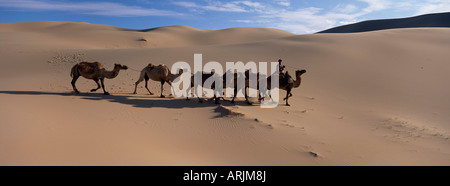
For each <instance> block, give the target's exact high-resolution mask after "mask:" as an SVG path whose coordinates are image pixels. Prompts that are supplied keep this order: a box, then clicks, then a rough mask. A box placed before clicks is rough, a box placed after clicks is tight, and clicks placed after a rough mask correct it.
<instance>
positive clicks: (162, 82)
mask: <svg viewBox="0 0 450 186" xmlns="http://www.w3.org/2000/svg"><path fill="white" fill-rule="evenodd" d="M164 83H166V81H161V96H160V97H161V98H165V97H166V96H164V95H163V92H164Z"/></svg>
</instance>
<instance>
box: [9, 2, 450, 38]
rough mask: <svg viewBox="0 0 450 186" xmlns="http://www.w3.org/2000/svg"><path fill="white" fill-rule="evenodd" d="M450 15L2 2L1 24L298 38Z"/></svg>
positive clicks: (274, 5) (302, 5) (442, 5)
mask: <svg viewBox="0 0 450 186" xmlns="http://www.w3.org/2000/svg"><path fill="white" fill-rule="evenodd" d="M437 12H450V1H449V0H396V1H388V0H343V1H337V0H260V1H257V0H90V1H88V0H59V1H57V0H0V22H3V23H6V22H8V23H10V22H31V21H74V22H89V23H94V24H107V25H112V26H118V27H124V28H135V29H144V28H153V27H159V26H167V25H188V26H192V27H196V28H201V29H224V28H230V27H269V28H277V29H282V30H286V31H289V32H292V33H296V34H307V33H314V32H318V31H322V30H325V29H328V28H331V27H335V26H339V25H343V24H348V23H354V22H359V21H364V20H370V19H385V18H400V17H410V16H415V15H421V14H427V13H437Z"/></svg>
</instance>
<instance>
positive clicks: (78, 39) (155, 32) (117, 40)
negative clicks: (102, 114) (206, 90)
mask: <svg viewBox="0 0 450 186" xmlns="http://www.w3.org/2000/svg"><path fill="white" fill-rule="evenodd" d="M0 32H2V33H3V34H2V38H1V39H2V40H3V42H4V44H5V45H17V44H19V43H20V44H21V46H18V47H28V46H30V45H31V46H33V47H37V46H36V45H39V46H45V47H46V48H59V49H61V48H66V49H73V48H79V49H84V48H88V49H104V48H166V47H183V46H199V45H221V44H233V43H242V42H254V41H260V40H269V39H275V38H281V37H286V36H292V35H293V34H291V33H288V32H285V31H281V30H276V29H269V28H232V29H225V30H201V29H196V28H192V27H188V26H167V27H159V28H152V29H142V30H136V29H125V28H118V27H113V26H107V25H94V24H89V23H73V22H32V23H0Z"/></svg>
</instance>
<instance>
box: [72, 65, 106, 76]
mask: <svg viewBox="0 0 450 186" xmlns="http://www.w3.org/2000/svg"><path fill="white" fill-rule="evenodd" d="M102 68H103V65H102V64H101V63H100V62H81V63H79V64H78V69H79V71H80V72H81V73H86V74H93V73H95V72H97V71H98V70H100V69H102Z"/></svg>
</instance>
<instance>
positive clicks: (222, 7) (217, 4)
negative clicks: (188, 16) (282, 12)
mask: <svg viewBox="0 0 450 186" xmlns="http://www.w3.org/2000/svg"><path fill="white" fill-rule="evenodd" d="M172 4H174V5H177V6H182V7H185V8H191V11H198V10H201V11H216V12H251V11H255V10H256V9H260V8H263V7H264V6H263V5H262V4H261V3H259V2H253V1H232V2H227V3H223V2H221V1H208V2H207V4H206V5H201V4H197V3H195V2H191V1H176V2H172Z"/></svg>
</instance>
